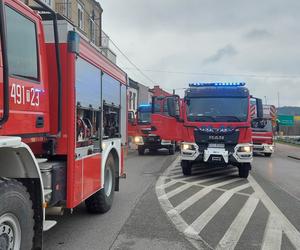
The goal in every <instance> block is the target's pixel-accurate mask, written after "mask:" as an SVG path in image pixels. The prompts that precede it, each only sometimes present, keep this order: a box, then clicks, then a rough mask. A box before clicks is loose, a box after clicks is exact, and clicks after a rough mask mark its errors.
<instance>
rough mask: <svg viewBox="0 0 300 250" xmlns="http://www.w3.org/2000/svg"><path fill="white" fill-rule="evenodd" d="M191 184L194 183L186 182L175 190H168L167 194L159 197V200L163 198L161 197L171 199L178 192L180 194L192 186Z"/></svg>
mask: <svg viewBox="0 0 300 250" xmlns="http://www.w3.org/2000/svg"><path fill="white" fill-rule="evenodd" d="M191 186H192V185H191V184H189V183H187V184H184V185H182V186H180V187H178V188H175V189H174V190H172V191H170V192H168V193H166V194H164V195H162V196H160V197H158V199H159V200H161V199H170V198H171V197H173V196H175V195H176V194H179V193H181V192H183V191H184V190H186V189H188V188H190V187H191Z"/></svg>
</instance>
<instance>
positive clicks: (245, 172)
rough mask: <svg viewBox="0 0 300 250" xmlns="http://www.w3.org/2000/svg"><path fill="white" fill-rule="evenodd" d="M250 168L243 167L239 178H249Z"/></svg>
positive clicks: (240, 169)
mask: <svg viewBox="0 0 300 250" xmlns="http://www.w3.org/2000/svg"><path fill="white" fill-rule="evenodd" d="M249 170H250V169H249V167H248V166H247V165H242V166H240V167H239V177H240V178H245V179H246V178H248V175H249Z"/></svg>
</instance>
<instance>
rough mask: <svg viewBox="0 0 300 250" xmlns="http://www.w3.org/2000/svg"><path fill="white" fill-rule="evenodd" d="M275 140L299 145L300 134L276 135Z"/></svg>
mask: <svg viewBox="0 0 300 250" xmlns="http://www.w3.org/2000/svg"><path fill="white" fill-rule="evenodd" d="M276 141H278V142H286V143H291V144H295V145H300V136H276Z"/></svg>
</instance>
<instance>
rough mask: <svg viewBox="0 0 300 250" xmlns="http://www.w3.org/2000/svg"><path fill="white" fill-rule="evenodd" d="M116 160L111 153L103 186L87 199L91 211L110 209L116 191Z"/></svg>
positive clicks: (97, 211)
mask: <svg viewBox="0 0 300 250" xmlns="http://www.w3.org/2000/svg"><path fill="white" fill-rule="evenodd" d="M115 181H116V179H115V162H114V159H113V157H112V156H111V155H110V156H109V157H108V159H107V161H106V164H105V170H104V184H103V188H102V189H100V190H99V191H98V192H96V193H95V194H93V195H92V196H91V197H89V198H88V199H87V200H86V201H85V205H86V209H87V211H88V212H89V213H93V214H99V213H100V214H102V213H106V212H107V211H108V210H110V208H111V206H112V203H113V199H114V193H115Z"/></svg>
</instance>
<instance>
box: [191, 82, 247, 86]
mask: <svg viewBox="0 0 300 250" xmlns="http://www.w3.org/2000/svg"><path fill="white" fill-rule="evenodd" d="M245 85H246V83H244V82H224V83H223V82H209V83H190V84H189V86H190V87H242V86H245Z"/></svg>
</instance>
